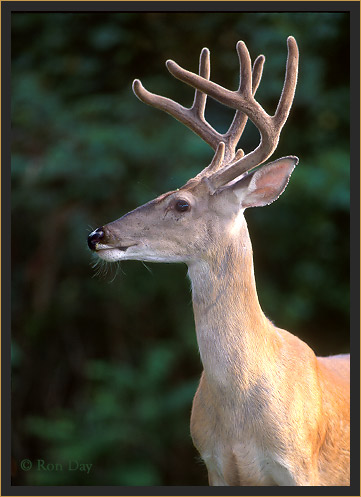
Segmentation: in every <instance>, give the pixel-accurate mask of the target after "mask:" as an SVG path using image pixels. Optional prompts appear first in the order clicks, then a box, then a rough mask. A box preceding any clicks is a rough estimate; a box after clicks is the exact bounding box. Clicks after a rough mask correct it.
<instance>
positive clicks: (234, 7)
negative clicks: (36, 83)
mask: <svg viewBox="0 0 361 497" xmlns="http://www.w3.org/2000/svg"><path fill="white" fill-rule="evenodd" d="M256 6H257V7H256ZM240 10H242V11H245V12H257V11H258V12H259V11H260V10H262V11H263V12H296V11H298V12H349V13H350V33H351V35H350V50H351V53H350V57H351V74H350V81H351V88H350V89H351V96H352V105H351V108H350V116H351V136H350V139H351V185H350V186H351V226H350V228H351V268H350V279H351V309H350V310H351V350H352V351H353V356H352V360H351V390H352V397H351V421H352V425H351V426H352V431H351V434H352V437H351V453H352V458H351V485H350V487H307V489H305V488H297V487H285V488H284V489H282V491H281V489H280V488H281V487H277V488H275V487H260V488H261V489H262V490H260V489H258V487H246V488H245V491H244V492H242V494H243V495H289V494H292V495H335V496H336V495H350V496H354V495H360V425H359V420H360V415H359V413H360V411H359V406H360V398H359V392H360V363H359V356H358V360H357V357H356V355H357V351H360V336H359V330H360V321H359V312H358V310H359V309H360V286H359V275H360V257H359V256H360V210H359V206H360V191H359V186H360V153H359V152H360V149H359V137H360V113H359V110H360V91H359V90H360V3H359V2H358V1H326V2H325V1H294V2H289V1H287V2H283V1H266V2H264V1H244V2H243V1H223V2H222V1H221V2H220V1H206V2H198V1H186V2H183V1H174V2H172V1H171V2H169V1H166V2H162V1H149V2H147V1H146V2H143V1H124V2H122V1H114V2H112V1H94V2H93V1H85V2H78V1H2V2H1V46H2V53H1V70H2V85H1V103H2V116H1V119H2V120H1V124H2V136H1V138H2V140H1V141H2V150H1V163H2V165H3V166H4V167H2V168H1V179H2V181H1V197H2V210H1V222H2V230H3V234H5V236H3V237H2V251H1V253H2V259H1V262H2V276H3V277H2V287H1V289H2V309H3V311H4V312H3V313H2V321H1V326H2V330H4V332H3V333H2V334H1V340H2V347H1V348H2V353H1V359H2V365H3V368H2V383H1V387H2V389H1V390H2V391H1V400H2V406H3V409H2V419H1V432H2V443H1V451H2V465H1V469H2V485H1V495H9V496H10V495H39V496H40V495H54V496H55V495H104V496H106V495H240V491H239V490H240V488H241V487H202V486H199V487H198V486H182V487H176V486H174V487H170V486H169V487H165V486H154V487H143V486H141V487H139V486H134V487H120V486H107V487H101V486H61V487H60V486H12V485H11V483H10V469H11V468H10V457H9V454H10V453H11V441H10V433H11V430H10V427H11V407H10V406H11V378H10V364H9V359H10V350H11V349H10V332H8V330H9V331H10V329H11V321H10V312H9V311H10V309H11V297H10V295H11V283H10V281H11V280H10V260H11V259H10V257H11V253H10V240H11V236H9V235H10V233H11V223H10V205H11V203H10V200H11V190H10V159H11V155H10V138H11V126H10V123H11V113H10V89H11V84H10V83H11V22H10V21H11V14H12V13H13V12H103V11H107V12H112V11H113V12H131V11H133V12H187V11H193V12H220V11H227V12H232V11H234V12H239V11H240ZM291 489H292V491H290V490H291Z"/></svg>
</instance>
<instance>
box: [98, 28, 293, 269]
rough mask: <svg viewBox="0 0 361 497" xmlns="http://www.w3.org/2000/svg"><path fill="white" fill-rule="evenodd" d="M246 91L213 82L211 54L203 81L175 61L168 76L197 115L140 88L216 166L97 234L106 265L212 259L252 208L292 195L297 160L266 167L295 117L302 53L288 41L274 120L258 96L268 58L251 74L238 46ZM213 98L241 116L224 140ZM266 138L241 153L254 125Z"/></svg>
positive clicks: (205, 53) (203, 60)
mask: <svg viewBox="0 0 361 497" xmlns="http://www.w3.org/2000/svg"><path fill="white" fill-rule="evenodd" d="M236 48H237V53H238V57H239V61H240V83H239V88H238V89H237V90H236V91H230V90H228V89H226V88H223V87H221V86H219V85H218V84H216V83H214V82H212V81H210V80H209V76H210V62H209V50H208V49H207V48H204V49H203V50H202V52H201V55H200V64H199V75H198V74H194V73H191V72H189V71H186V70H185V69H182V68H181V67H179V66H178V65H177V64H176V63H175V62H173V61H171V60H168V61H167V63H166V65H167V68H168V70H169V72H170V73H171V74H172V75H173V76H174V77H176V78H178V79H179V80H181V81H183V82H185V83H187V84H188V85H191V86H192V87H194V88H195V97H194V102H193V105H192V107H190V108H185V107H183V106H182V105H180V104H178V103H176V102H174V101H173V100H170V99H168V98H165V97H162V96H159V95H155V94H153V93H150V92H149V91H147V90H146V89H145V88H144V87H143V86H142V84H141V82H140V81H139V80H135V81H134V82H133V91H134V93H135V95H136V96H137V97H138V98H139V99H140V100H141V101H143V102H145V103H147V104H149V105H151V106H153V107H156V108H158V109H161V110H163V111H165V112H168V113H169V114H170V115H172V116H173V117H175V118H176V119H178V120H179V121H181V122H182V123H184V124H185V125H186V126H188V127H189V128H190V129H191V130H192V131H194V132H195V133H196V134H197V135H199V136H200V137H201V138H202V139H203V140H204V141H205V142H206V143H208V144H209V145H210V146H211V147H212V148H213V150H214V151H215V153H214V157H213V159H212V161H211V163H210V164H209V165H208V166H207V167H206V168H205V169H203V171H201V172H200V173H199V174H198V175H197V176H195V177H194V178H192V179H190V180H189V181H188V182H187V183H186V184H185V185H184V186H182V187H181V188H179V189H178V190H175V191H171V192H168V193H165V194H163V195H161V196H159V197H158V198H156V199H155V200H152V201H151V202H148V203H146V204H144V205H142V206H141V207H138V208H137V209H135V210H134V211H131V212H129V213H128V214H126V215H125V216H123V217H121V218H120V219H117V220H116V221H113V222H111V223H109V224H106V225H105V226H103V227H101V228H98V229H96V230H95V231H93V232H92V233H91V234H90V235H89V238H88V245H89V247H90V248H91V250H93V251H95V252H96V253H97V254H98V255H99V257H101V258H102V259H104V260H106V261H118V260H130V259H133V260H143V261H151V262H185V263H187V264H190V263H192V261H198V260H200V259H207V258H209V257H210V254H212V253H214V251H215V247H217V246H219V245H220V244H222V243H223V241H224V240H226V239H227V238H228V237H231V236H234V235H236V236H239V234H240V232H242V231H244V230H245V229H246V228H245V221H244V218H243V212H244V210H245V209H246V208H247V207H256V206H263V205H267V204H270V203H271V202H273V201H274V200H276V199H277V198H278V197H279V195H280V194H281V193H282V192H283V190H284V189H285V187H286V185H287V183H288V180H289V177H290V175H291V173H292V171H293V169H294V167H295V165H296V164H297V162H298V159H297V158H296V157H293V156H289V157H284V158H281V159H278V160H276V161H274V162H272V163H269V164H266V165H263V166H262V167H260V168H258V169H256V170H255V171H252V172H250V171H251V170H253V169H254V168H255V167H256V166H259V165H260V164H262V163H263V162H264V161H265V160H266V159H267V158H268V157H270V155H271V154H272V153H273V152H274V150H275V149H276V147H277V144H278V140H279V136H280V132H281V129H282V127H283V125H284V124H285V122H286V119H287V117H288V114H289V111H290V108H291V105H292V101H293V97H294V92H295V88H296V83H297V70H298V48H297V44H296V41H295V39H294V38H293V37H289V38H288V58H287V64H286V74H285V81H284V86H283V90H282V94H281V97H280V99H279V103H278V106H277V109H276V112H275V114H274V115H273V116H271V115H269V114H267V113H266V112H265V110H264V109H263V108H262V107H261V106H260V104H259V103H258V102H257V101H256V100H255V98H254V95H255V92H256V90H257V87H258V85H259V82H260V79H261V76H262V69H263V64H264V60H265V58H264V56H263V55H260V56H259V57H257V59H256V60H255V62H254V64H253V68H252V66H251V58H250V55H249V52H248V50H247V47H246V45H245V44H244V43H243V42H242V41H239V42H238V43H237V46H236ZM207 96H210V97H212V98H214V99H215V100H217V101H218V102H220V103H222V104H224V105H226V106H228V107H231V108H232V109H234V110H235V115H234V118H233V121H232V123H231V125H230V127H229V129H228V131H227V132H226V133H224V134H220V133H218V132H217V131H216V130H215V129H214V128H213V127H212V126H211V125H210V124H209V123H208V122H207V121H206V120H205V117H204V111H205V106H206V100H207ZM248 118H249V119H250V120H251V121H252V122H253V123H254V124H255V126H256V127H257V128H258V130H259V132H260V143H259V145H258V146H257V147H256V148H255V150H253V151H252V152H250V153H249V154H247V155H245V154H244V152H243V150H242V149H238V150H236V147H237V145H238V142H239V140H240V137H241V135H242V132H243V130H244V127H245V125H246V122H247V119H248Z"/></svg>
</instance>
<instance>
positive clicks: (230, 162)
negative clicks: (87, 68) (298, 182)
mask: <svg viewBox="0 0 361 497" xmlns="http://www.w3.org/2000/svg"><path fill="white" fill-rule="evenodd" d="M287 45H288V57H287V64H286V74H285V81H284V86H283V90H282V94H281V97H280V99H279V102H278V106H277V109H276V112H275V114H274V115H273V116H270V115H269V114H267V112H266V111H265V110H264V109H263V108H262V107H261V106H260V104H259V103H258V102H257V101H256V100H255V98H254V94H255V92H256V90H257V88H258V85H259V82H260V79H261V76H262V70H263V64H264V60H265V59H264V56H263V55H260V56H258V57H257V59H256V60H255V63H254V66H253V70H252V68H251V58H250V55H249V52H248V50H247V47H246V45H245V44H244V42H242V41H239V42H238V43H237V46H236V49H237V53H238V57H239V61H240V83H239V88H238V90H236V91H231V90H227V89H226V88H223V87H222V86H219V85H217V84H216V83H214V82H212V81H210V80H209V74H210V64H209V50H208V49H206V48H204V49H203V50H202V52H201V57H200V65H199V75H197V74H195V73H192V72H189V71H187V70H185V69H182V68H181V67H180V66H178V64H176V63H175V62H173V61H171V60H168V61H167V63H166V64H167V68H168V70H169V72H170V73H171V74H172V75H173V76H175V77H176V78H178V79H179V80H181V81H183V82H184V83H187V84H188V85H190V86H193V87H194V88H195V90H196V92H195V97H194V102H193V105H192V107H191V108H189V109H187V108H185V107H183V106H182V105H180V104H178V103H176V102H174V101H173V100H170V99H168V98H165V97H162V96H159V95H155V94H153V93H150V92H148V91H147V90H145V89H144V88H143V86H142V84H141V83H140V81H139V80H135V81H134V83H133V91H134V93H135V94H136V96H137V97H138V98H139V99H140V100H142V101H143V102H145V103H147V104H149V105H152V106H154V107H157V108H159V109H161V110H164V111H166V112H168V113H169V114H171V115H172V116H173V117H175V118H176V119H178V120H179V121H181V122H182V123H184V124H185V125H186V126H188V127H189V128H190V129H192V131H194V132H195V133H196V134H198V135H199V136H200V137H201V138H202V139H203V140H205V141H206V142H207V143H208V144H209V145H210V146H211V147H212V148H213V149H214V150H216V154H215V156H214V158H213V160H212V163H211V164H210V165H209V166H208V167H207V168H206V169H204V170H203V171H202V172H201V173H200V174H201V175H204V174H207V176H208V179H209V181H210V183H211V185H212V187H213V188H214V189H216V188H219V187H221V186H223V185H225V184H226V183H228V182H229V181H232V180H233V179H234V178H236V177H237V176H240V175H241V174H243V173H245V172H246V171H249V170H250V169H253V168H254V167H256V166H258V165H259V164H261V163H262V162H264V161H265V160H266V159H267V158H268V157H269V156H270V155H271V154H272V153H273V152H274V150H275V149H276V147H277V144H278V140H279V135H280V133H281V130H282V127H283V125H284V123H285V122H286V120H287V117H288V114H289V111H290V108H291V105H292V102H293V97H294V93H295V89H296V83H297V70H298V48H297V43H296V40H295V39H294V38H293V37H292V36H290V37H288V39H287ZM207 95H209V96H210V97H212V98H214V99H215V100H217V101H218V102H220V103H222V104H224V105H226V106H228V107H231V108H233V109H235V110H236V113H235V116H234V119H233V121H232V124H231V126H230V127H229V129H228V131H227V132H226V133H224V134H221V133H218V132H217V131H216V130H215V129H214V128H213V127H212V126H211V125H210V124H209V123H208V122H207V121H206V120H205V118H204V109H205V104H206V99H207ZM247 118H250V119H251V121H252V122H253V123H254V124H255V125H256V127H257V128H258V130H259V132H260V135H261V141H260V144H259V145H258V146H257V147H256V148H255V150H253V151H252V152H250V153H249V154H247V155H245V156H244V154H243V151H242V150H238V151H237V153H236V152H235V149H236V146H237V143H238V141H239V139H240V137H241V135H242V132H243V130H244V127H245V125H246V122H247Z"/></svg>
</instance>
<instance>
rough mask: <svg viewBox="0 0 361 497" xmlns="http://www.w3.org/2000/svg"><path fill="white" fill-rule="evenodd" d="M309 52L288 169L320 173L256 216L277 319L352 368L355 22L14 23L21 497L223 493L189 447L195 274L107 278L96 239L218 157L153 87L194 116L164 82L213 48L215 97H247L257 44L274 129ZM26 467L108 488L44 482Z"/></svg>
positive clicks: (180, 16)
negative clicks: (243, 53)
mask: <svg viewBox="0 0 361 497" xmlns="http://www.w3.org/2000/svg"><path fill="white" fill-rule="evenodd" d="M291 34H292V35H293V36H295V37H296V39H297V42H298V45H299V49H300V72H299V82H298V88H297V91H296V97H295V102H294V104H293V109H292V111H291V114H290V117H289V119H288V122H287V124H286V126H285V128H284V130H283V133H282V135H281V140H280V143H279V147H278V150H277V152H276V153H275V154H274V156H273V158H277V157H281V156H283V155H288V154H292V155H297V156H298V157H300V164H299V166H297V168H296V170H295V172H294V173H293V175H292V178H291V182H290V184H289V186H288V188H287V190H286V192H285V194H284V195H283V196H282V197H281V199H280V200H279V201H278V202H276V203H275V204H272V205H271V206H269V207H267V208H264V209H254V210H250V211H249V212H247V215H246V216H247V220H248V225H249V229H250V233H251V237H252V240H253V246H254V257H255V271H256V279H257V283H258V292H259V297H260V301H261V305H262V307H263V309H264V311H265V313H266V314H267V316H269V317H270V319H272V321H274V322H275V323H276V324H277V325H278V326H280V327H284V328H286V329H288V330H290V331H292V332H293V333H294V334H296V335H297V336H299V337H301V338H302V339H304V340H305V341H307V343H309V344H310V345H311V346H312V347H313V348H314V350H315V351H316V352H317V353H318V354H320V355H326V354H332V353H339V352H346V351H348V349H349V331H348V327H349V173H350V164H349V17H348V14H346V13H262V12H258V13H124V14H123V13H96V14H94V13H55V14H54V13H15V14H13V15H12V99H11V100H12V164H11V173H12V337H13V343H12V367H13V369H12V371H13V372H12V389H13V390H12V392H13V393H12V415H13V417H12V430H13V431H12V451H13V484H15V485H17V484H25V485H204V484H207V478H206V470H205V468H204V466H203V464H202V463H201V462H200V461H199V459H198V455H197V453H196V451H195V449H194V448H193V446H192V442H191V439H190V435H189V415H190V408H191V402H192V397H193V395H194V392H195V389H196V387H197V382H198V379H199V376H200V372H201V364H200V360H199V354H198V351H197V344H196V339H195V333H194V324H193V314H192V306H191V296H190V283H189V281H188V280H187V277H186V267H185V266H184V265H175V264H172V265H156V264H147V265H146V266H145V265H143V264H142V263H141V262H124V263H122V264H121V265H119V266H117V265H104V266H102V267H100V270H98V269H99V268H95V269H93V268H92V264H93V263H94V258H93V257H92V254H91V253H90V252H89V251H88V249H87V245H86V238H87V235H88V233H89V232H90V231H91V230H92V229H94V228H95V227H97V226H100V225H102V224H104V223H106V222H109V221H111V220H114V219H116V218H118V217H120V216H121V215H123V214H124V213H126V212H127V211H128V210H131V209H133V208H135V207H137V206H138V205H140V204H142V203H144V202H146V201H148V200H151V199H152V198H154V197H155V196H157V195H159V194H160V193H162V192H165V191H167V190H169V189H174V188H177V187H179V186H181V185H182V184H183V183H185V182H186V180H187V179H188V178H189V177H191V176H193V175H195V174H196V173H198V172H199V171H200V170H201V169H202V168H203V167H204V166H206V165H207V164H208V162H209V161H210V158H211V156H212V153H211V150H210V149H209V147H208V146H207V145H206V144H204V143H203V142H202V141H201V140H200V139H199V138H198V137H196V136H195V135H193V133H192V132H191V131H189V130H188V129H186V128H185V127H183V126H182V125H181V124H179V123H178V122H177V121H175V120H173V119H172V118H171V117H170V116H168V115H166V114H163V113H161V112H159V111H157V110H155V109H151V108H150V107H148V106H146V105H144V104H142V103H141V102H139V101H138V100H137V99H136V98H135V97H134V95H133V93H132V90H131V82H132V80H133V79H134V78H140V79H141V80H142V82H143V84H144V85H145V87H146V88H148V89H149V90H151V91H154V92H156V93H160V94H163V95H166V96H169V97H171V98H175V99H177V100H178V101H180V102H182V103H184V104H186V105H190V104H191V102H192V99H193V91H192V90H191V89H190V88H189V87H187V86H186V85H183V84H182V83H180V82H179V81H177V80H174V79H173V78H172V76H171V75H170V74H169V73H168V72H167V70H166V69H165V67H164V62H165V61H166V60H167V59H168V58H172V59H174V60H175V61H176V62H178V63H179V64H180V65H182V66H183V67H185V68H187V69H189V70H193V71H196V70H197V67H198V57H199V53H200V50H201V49H202V48H203V47H204V46H207V47H208V48H209V49H210V50H211V67H212V73H211V78H212V79H213V80H214V81H216V82H218V83H220V84H222V85H224V86H226V87H228V88H230V89H235V88H236V86H237V84H238V72H239V68H238V59H237V55H236V52H235V44H236V42H237V41H238V40H239V39H243V40H244V41H245V42H246V44H247V46H248V48H249V50H250V53H251V56H252V59H254V58H255V57H256V56H257V55H258V54H259V53H264V54H265V56H266V64H265V69H264V74H263V78H262V82H261V85H260V88H259V90H258V92H257V98H258V100H259V101H260V102H261V104H262V105H263V106H264V107H265V109H266V110H267V111H268V112H269V113H273V112H274V110H275V108H276V105H277V101H278V98H279V95H280V92H281V89H282V84H283V77H284V67H285V61H286V56H287V49H286V38H287V36H288V35H291ZM207 117H208V119H209V120H210V121H211V122H212V123H213V124H214V126H215V127H216V128H217V129H218V130H220V131H224V130H225V129H226V128H227V126H228V124H229V122H230V119H231V118H232V112H229V111H227V110H225V109H222V107H221V106H220V105H218V104H215V103H214V102H212V101H209V106H208V112H207ZM248 127H249V129H248V130H247V131H246V132H245V134H244V138H243V139H242V143H241V144H240V145H241V146H242V148H244V149H245V150H246V151H250V150H251V149H252V148H254V147H255V146H256V145H257V143H258V134H257V132H256V131H255V130H254V129H252V126H251V125H250V126H248ZM24 458H29V459H30V460H32V461H36V459H38V458H40V459H44V460H45V462H46V463H48V462H51V463H63V464H64V465H66V464H67V461H68V460H77V461H79V462H86V463H92V464H93V468H92V471H91V473H90V474H89V475H87V474H83V473H81V472H79V471H78V472H76V471H73V472H69V471H53V472H51V471H47V472H46V471H36V469H35V468H33V469H32V470H31V471H28V472H24V471H22V470H21V468H20V466H19V462H20V461H21V460H22V459H24Z"/></svg>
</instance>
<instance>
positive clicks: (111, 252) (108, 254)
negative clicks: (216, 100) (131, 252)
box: [97, 248, 126, 262]
mask: <svg viewBox="0 0 361 497" xmlns="http://www.w3.org/2000/svg"><path fill="white" fill-rule="evenodd" d="M97 255H98V256H99V257H100V258H101V259H103V260H104V261H107V262H115V261H120V260H121V259H125V258H126V257H125V252H124V250H118V249H113V248H112V249H102V250H97Z"/></svg>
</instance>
